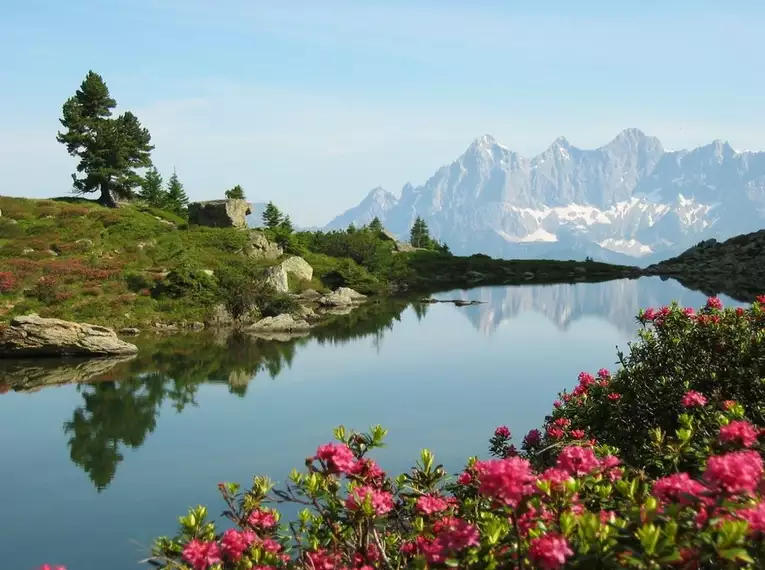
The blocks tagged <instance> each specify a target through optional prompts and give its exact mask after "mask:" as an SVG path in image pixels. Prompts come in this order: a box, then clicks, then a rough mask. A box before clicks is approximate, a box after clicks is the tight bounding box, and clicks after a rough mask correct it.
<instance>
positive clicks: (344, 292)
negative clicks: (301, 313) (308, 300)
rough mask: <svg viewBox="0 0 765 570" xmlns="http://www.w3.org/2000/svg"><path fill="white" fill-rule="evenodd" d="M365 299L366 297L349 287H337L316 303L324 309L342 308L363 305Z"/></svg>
mask: <svg viewBox="0 0 765 570" xmlns="http://www.w3.org/2000/svg"><path fill="white" fill-rule="evenodd" d="M366 298H367V296H366V295H362V294H361V293H359V292H357V291H354V290H353V289H351V288H350V287H339V288H338V289H336V290H334V291H332V292H331V293H329V294H328V295H324V296H323V297H322V298H320V299H319V300H318V303H319V305H322V306H324V307H342V306H346V305H356V304H359V303H363V302H364V301H366Z"/></svg>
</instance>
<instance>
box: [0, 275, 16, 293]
mask: <svg viewBox="0 0 765 570" xmlns="http://www.w3.org/2000/svg"><path fill="white" fill-rule="evenodd" d="M17 286H18V279H16V276H15V275H13V273H11V272H10V271H0V293H7V292H9V291H13V290H15V289H16V287H17Z"/></svg>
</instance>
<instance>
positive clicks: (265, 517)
mask: <svg viewBox="0 0 765 570" xmlns="http://www.w3.org/2000/svg"><path fill="white" fill-rule="evenodd" d="M247 522H248V523H249V524H250V525H251V526H253V527H255V528H262V529H267V528H273V527H275V526H276V516H274V513H272V512H271V511H267V510H265V509H256V510H254V511H252V512H251V513H250V516H249V517H248V518H247Z"/></svg>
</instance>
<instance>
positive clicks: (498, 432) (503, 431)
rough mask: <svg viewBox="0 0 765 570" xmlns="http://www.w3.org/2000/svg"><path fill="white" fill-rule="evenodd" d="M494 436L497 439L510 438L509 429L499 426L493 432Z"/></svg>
mask: <svg viewBox="0 0 765 570" xmlns="http://www.w3.org/2000/svg"><path fill="white" fill-rule="evenodd" d="M494 435H495V436H497V437H504V438H505V439H509V438H510V428H508V427H507V426H499V427H498V428H497V429H495V430H494Z"/></svg>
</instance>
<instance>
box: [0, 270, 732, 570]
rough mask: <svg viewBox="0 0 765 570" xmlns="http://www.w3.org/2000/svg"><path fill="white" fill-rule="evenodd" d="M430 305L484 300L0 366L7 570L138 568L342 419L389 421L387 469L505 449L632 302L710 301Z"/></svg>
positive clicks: (459, 461)
mask: <svg viewBox="0 0 765 570" xmlns="http://www.w3.org/2000/svg"><path fill="white" fill-rule="evenodd" d="M433 297H434V298H436V299H444V300H446V299H460V300H476V301H481V303H480V304H474V305H469V306H456V305H455V304H451V303H438V304H421V303H413V304H412V303H405V302H398V301H391V302H388V301H385V302H374V301H372V302H370V303H367V304H366V305H364V306H362V307H361V308H359V309H357V310H355V311H354V312H352V313H351V314H350V315H348V316H346V317H343V318H342V319H340V320H338V321H337V322H335V323H333V324H332V325H330V326H327V327H323V328H320V329H317V330H316V331H315V332H313V333H312V334H310V335H307V336H305V337H302V338H295V339H291V340H265V339H262V338H254V337H248V336H243V335H231V334H229V333H227V332H218V333H212V332H201V333H193V334H191V333H190V334H178V335H173V336H168V335H158V334H154V333H152V334H147V335H144V336H141V337H138V338H137V340H136V341H135V342H136V344H138V345H139V348H140V349H141V350H140V353H139V355H138V356H137V357H135V358H132V359H126V360H94V361H79V362H71V361H69V362H64V361H43V360H40V359H38V360H36V361H33V362H29V363H23V362H22V363H20V362H14V361H4V362H3V361H0V418H2V423H3V428H2V430H0V449H1V450H2V459H0V482H2V485H0V505H2V509H1V511H2V514H3V516H2V519H1V520H0V559H2V567H3V568H8V569H9V570H32V569H35V568H38V567H39V566H40V564H42V563H43V562H49V563H51V564H54V563H55V564H62V565H65V566H66V567H67V568H68V569H69V570H91V569H93V570H95V569H99V568H109V569H110V570H131V569H133V570H135V569H137V568H142V567H147V566H144V565H141V564H139V561H140V560H142V559H145V558H146V557H147V556H148V555H149V550H150V547H151V543H152V540H153V538H154V537H156V536H159V535H173V534H174V533H175V531H176V528H177V517H178V516H179V515H183V514H185V513H186V511H187V509H188V507H190V506H193V505H197V504H205V505H207V506H208V507H209V511H210V514H211V515H212V517H213V518H217V516H218V515H219V513H220V512H221V511H222V510H223V503H222V501H221V500H220V498H219V495H218V491H217V488H216V486H217V483H218V482H220V481H238V482H240V483H243V484H244V485H247V484H248V482H249V481H250V480H251V477H252V476H253V474H263V475H268V476H269V477H271V478H272V479H273V480H274V481H276V482H277V484H280V483H281V484H283V483H284V481H285V478H286V476H287V475H288V473H289V472H290V470H291V469H292V468H293V467H297V468H301V466H302V465H303V461H304V459H305V457H307V456H309V455H312V454H313V453H314V451H315V449H316V447H317V446H318V445H320V444H322V443H326V442H328V441H330V440H331V439H332V428H334V427H336V426H338V425H340V424H342V425H344V426H346V427H347V428H353V429H357V430H365V429H367V428H368V427H369V426H371V425H376V424H381V425H382V426H383V427H385V428H387V429H388V430H389V433H388V437H387V440H386V441H387V445H386V447H384V448H383V449H381V450H377V451H375V452H374V453H373V457H374V458H375V459H377V460H378V461H379V462H380V463H381V464H382V467H383V468H384V469H386V470H387V471H388V472H392V473H399V472H401V471H404V470H407V469H409V468H410V467H411V466H412V465H413V464H414V462H415V461H416V460H417V458H418V457H419V452H420V450H421V449H422V448H428V449H430V450H431V451H433V452H434V453H435V455H436V460H437V461H438V462H440V463H443V464H444V466H445V468H446V469H447V470H448V471H449V472H451V473H457V472H459V471H460V470H461V468H462V467H463V466H464V464H465V462H466V460H467V458H468V457H470V456H472V455H478V456H481V457H486V456H487V446H488V439H489V437H490V436H491V434H492V432H493V430H494V428H495V427H496V426H497V425H500V424H506V425H507V426H508V427H509V428H510V429H511V431H512V432H513V434H514V435H515V436H516V443H518V442H519V441H520V439H521V438H522V437H523V434H525V433H526V432H527V431H528V430H529V429H532V428H535V427H539V426H540V425H541V424H542V422H543V420H544V417H545V415H546V414H547V413H549V411H550V410H551V409H552V403H553V401H554V400H555V399H556V396H557V394H558V393H559V392H560V391H562V390H563V389H566V388H571V387H573V385H574V384H575V382H576V377H577V375H578V373H579V372H580V371H583V370H587V371H596V370H598V369H599V368H601V367H605V368H610V369H612V370H613V369H616V368H617V365H616V361H617V348H619V349H622V350H624V351H627V350H628V349H629V347H628V343H629V342H630V341H632V340H634V339H635V338H636V333H637V330H638V327H639V325H638V324H637V322H636V320H635V315H636V314H637V312H638V310H639V309H640V308H646V307H649V306H653V307H656V306H660V305H664V304H668V303H670V302H671V301H673V300H675V301H678V302H679V303H680V304H682V305H684V306H693V307H699V306H701V305H703V303H704V301H705V299H706V296H705V295H704V294H702V293H700V292H696V291H690V290H688V289H685V288H683V287H682V286H681V285H680V284H678V283H677V282H676V281H673V280H667V281H663V280H660V279H658V278H654V277H651V278H641V279H637V280H626V279H625V280H617V281H610V282H605V283H594V284H588V283H577V284H560V285H547V286H534V285H524V286H516V287H487V288H476V289H470V290H459V291H450V292H443V293H440V294H437V295H434V296H433ZM722 300H723V302H724V303H725V304H726V306H730V305H739V304H740V303H737V302H736V301H734V300H732V299H730V298H726V297H722ZM11 375H16V376H15V377H18V375H22V376H24V377H26V378H34V379H35V380H34V382H36V383H37V384H39V386H32V387H30V388H29V389H27V390H22V391H16V390H10V389H9V385H10V384H11V382H10V381H9V378H11ZM69 378H89V380H88V382H87V383H82V382H81V383H61V382H62V380H67V379H69Z"/></svg>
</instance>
